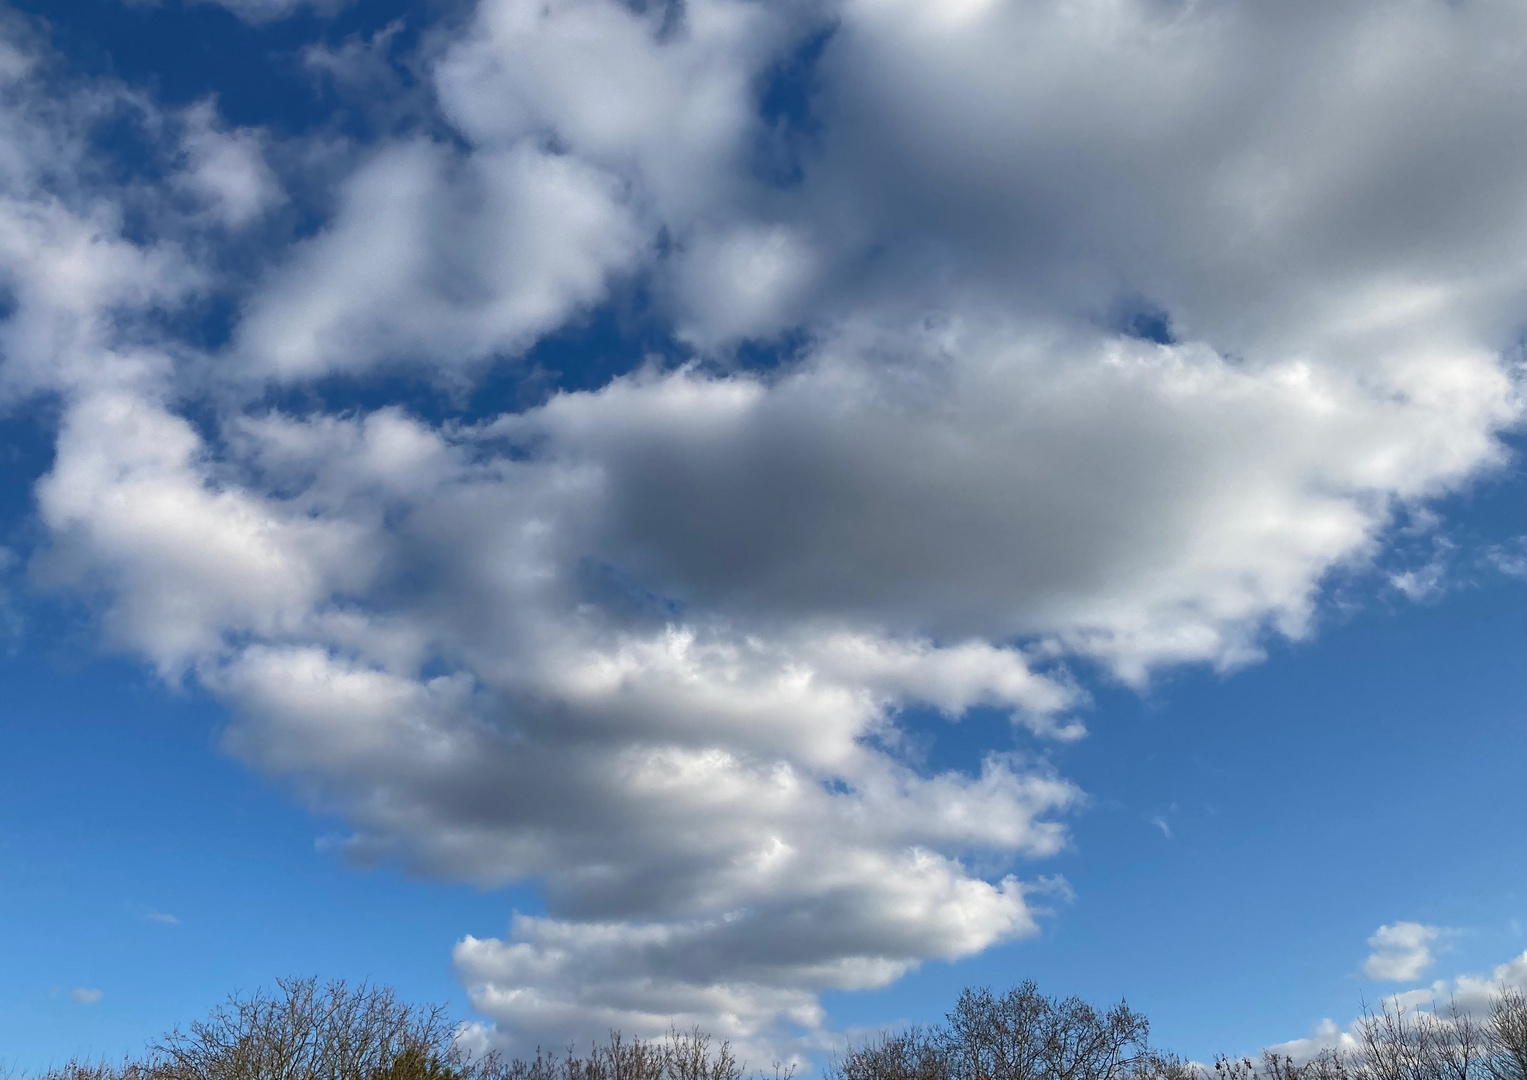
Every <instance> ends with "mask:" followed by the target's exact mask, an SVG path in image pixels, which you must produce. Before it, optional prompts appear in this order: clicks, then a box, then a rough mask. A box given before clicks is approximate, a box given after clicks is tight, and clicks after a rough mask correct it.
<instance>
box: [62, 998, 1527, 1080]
mask: <svg viewBox="0 0 1527 1080" xmlns="http://www.w3.org/2000/svg"><path fill="white" fill-rule="evenodd" d="M277 988H278V989H277V992H274V993H271V992H263V991H262V992H256V993H254V994H250V995H245V996H234V997H230V998H229V999H228V1002H227V1003H226V1004H225V1005H223V1006H222V1007H220V1008H218V1009H216V1010H214V1011H213V1012H212V1013H211V1015H209V1016H208V1017H207V1018H206V1019H204V1020H199V1021H196V1022H195V1023H192V1024H191V1025H190V1026H189V1027H188V1028H186V1029H184V1030H182V1029H179V1028H177V1029H175V1030H174V1031H172V1032H170V1033H169V1034H167V1035H165V1036H164V1037H163V1038H162V1039H160V1040H159V1041H158V1042H156V1043H155V1044H153V1045H152V1046H150V1047H149V1048H148V1050H147V1052H146V1053H145V1054H144V1056H143V1057H142V1058H140V1059H129V1060H127V1061H124V1062H122V1063H120V1064H117V1065H112V1064H108V1063H91V1062H83V1061H71V1062H69V1063H68V1064H67V1065H64V1066H63V1067H61V1068H55V1069H51V1070H49V1071H48V1072H46V1073H44V1074H42V1080H744V1077H746V1076H755V1077H756V1076H757V1075H758V1074H757V1073H749V1072H748V1070H747V1066H746V1064H745V1063H743V1062H740V1061H738V1059H737V1057H736V1055H735V1054H734V1053H733V1050H732V1047H731V1045H730V1044H729V1043H726V1042H722V1043H714V1042H712V1040H711V1039H710V1038H709V1037H707V1036H706V1035H705V1034H703V1033H702V1032H699V1031H690V1032H678V1031H674V1032H671V1033H670V1034H669V1035H668V1036H667V1037H665V1038H661V1039H652V1040H643V1039H628V1038H623V1037H622V1036H621V1035H620V1034H619V1033H618V1032H616V1033H612V1034H611V1035H610V1037H609V1038H608V1039H607V1040H606V1041H604V1042H602V1043H598V1042H596V1043H594V1044H592V1045H590V1046H589V1048H588V1050H587V1051H586V1052H582V1053H580V1052H576V1051H575V1050H574V1049H573V1048H568V1049H567V1050H565V1051H563V1052H561V1053H556V1054H548V1053H544V1052H539V1051H538V1052H537V1053H536V1055H535V1056H534V1057H533V1058H530V1059H528V1060H527V1059H520V1058H515V1059H505V1058H503V1057H501V1056H500V1055H498V1054H496V1053H487V1054H472V1053H471V1052H470V1051H468V1050H467V1049H465V1048H464V1046H463V1045H462V1044H461V1042H460V1041H459V1040H458V1038H457V1033H458V1028H457V1025H456V1024H454V1023H452V1022H451V1021H450V1020H449V1019H448V1018H447V1017H446V1014H445V1012H444V1010H443V1009H442V1008H440V1007H438V1006H432V1005H431V1006H415V1005H409V1004H407V1003H405V1002H401V1001H399V1000H398V999H397V997H396V995H395V994H394V993H393V991H392V990H390V989H388V988H386V987H373V986H368V985H362V986H360V987H355V988H352V987H349V986H347V985H346V984H345V983H343V982H336V983H330V984H328V985H327V986H322V987H320V986H319V985H318V982H317V980H314V979H291V980H279V981H278V983H277ZM770 1075H772V1077H774V1080H791V1077H792V1070H791V1069H789V1068H786V1067H782V1066H780V1065H778V1064H776V1065H775V1066H774V1068H773V1070H772V1073H771V1074H770ZM827 1076H828V1078H829V1080H1527V997H1524V996H1523V994H1522V992H1521V991H1519V990H1514V989H1513V990H1506V991H1504V992H1502V993H1501V994H1499V995H1497V996H1496V997H1494V998H1493V999H1492V1000H1491V1002H1490V1005H1489V1008H1488V1010H1487V1012H1486V1013H1485V1014H1484V1015H1480V1016H1476V1015H1474V1014H1472V1013H1470V1012H1468V1011H1466V1010H1464V1009H1462V1008H1460V1007H1458V1006H1457V1005H1456V1004H1455V1003H1450V1004H1449V1005H1448V1006H1446V1007H1444V1008H1442V1009H1439V1010H1437V1011H1433V1012H1426V1011H1416V1010H1409V1009H1405V1008H1402V1007H1400V1006H1399V1005H1397V1004H1395V1003H1394V1002H1392V1001H1391V1002H1385V1003H1384V1005H1383V1006H1382V1007H1381V1008H1380V1009H1379V1010H1378V1011H1377V1012H1374V1011H1372V1010H1370V1009H1367V1008H1366V1007H1365V1008H1364V1010H1363V1015H1362V1017H1361V1018H1360V1019H1359V1021H1358V1022H1357V1023H1356V1024H1355V1025H1354V1027H1353V1032H1352V1037H1351V1038H1350V1039H1348V1040H1344V1043H1343V1045H1341V1046H1337V1047H1331V1048H1328V1049H1325V1050H1323V1051H1321V1052H1320V1053H1319V1054H1318V1055H1316V1056H1315V1057H1314V1058H1313V1059H1311V1060H1308V1061H1295V1060H1293V1059H1292V1058H1290V1057H1287V1056H1280V1055H1277V1054H1273V1053H1266V1054H1264V1055H1263V1056H1262V1058H1261V1059H1260V1060H1257V1061H1253V1060H1252V1059H1250V1058H1239V1059H1232V1058H1227V1057H1221V1058H1219V1059H1217V1060H1216V1061H1215V1062H1214V1064H1213V1065H1212V1066H1206V1065H1203V1064H1200V1063H1197V1062H1191V1061H1188V1060H1185V1059H1183V1058H1181V1057H1178V1056H1177V1055H1174V1054H1171V1053H1167V1052H1164V1051H1161V1050H1158V1049H1156V1048H1155V1047H1153V1046H1152V1045H1151V1043H1150V1022H1149V1021H1148V1020H1147V1019H1146V1017H1145V1016H1144V1015H1143V1014H1141V1013H1139V1012H1136V1011H1135V1010H1133V1009H1131V1008H1130V1007H1129V1006H1128V1005H1127V1004H1126V1003H1125V1002H1122V1001H1121V1002H1120V1003H1119V1004H1117V1005H1115V1006H1113V1007H1112V1008H1109V1009H1106V1010H1099V1009H1096V1008H1094V1007H1093V1006H1091V1005H1089V1004H1088V1003H1087V1002H1085V1001H1083V1000H1081V999H1080V998H1076V997H1070V998H1064V999H1062V998H1053V997H1047V996H1045V995H1044V994H1041V993H1040V992H1039V989H1038V987H1036V986H1035V985H1034V983H1032V982H1025V983H1023V984H1022V985H1020V986H1018V987H1015V988H1014V989H1012V990H1009V991H1008V992H1006V993H1004V994H1001V995H996V994H993V993H992V992H991V991H990V990H966V991H965V992H964V993H963V994H961V995H960V999H959V1001H958V1002H957V1003H956V1004H955V1007H954V1010H953V1011H952V1012H950V1013H949V1014H948V1015H947V1016H946V1018H945V1020H944V1022H943V1023H940V1024H934V1025H931V1026H925V1027H914V1028H908V1029H905V1030H901V1031H893V1032H886V1033H884V1034H882V1035H880V1036H878V1037H877V1038H874V1039H872V1040H870V1041H868V1042H865V1043H863V1044H860V1045H858V1046H852V1047H850V1048H849V1049H848V1050H847V1051H845V1052H844V1053H842V1054H839V1055H837V1056H836V1057H834V1059H833V1061H832V1063H831V1065H830V1066H829V1068H828V1070H827Z"/></svg>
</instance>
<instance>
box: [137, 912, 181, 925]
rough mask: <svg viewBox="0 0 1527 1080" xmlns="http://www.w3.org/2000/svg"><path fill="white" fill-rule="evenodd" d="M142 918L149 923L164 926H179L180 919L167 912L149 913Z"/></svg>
mask: <svg viewBox="0 0 1527 1080" xmlns="http://www.w3.org/2000/svg"><path fill="white" fill-rule="evenodd" d="M143 917H144V918H145V919H147V920H148V921H149V922H156V923H164V924H165V925H166V926H179V925H180V919H179V918H177V917H176V916H174V915H171V914H170V913H169V912H167V911H150V912H148V913H147V914H145V915H144V916H143Z"/></svg>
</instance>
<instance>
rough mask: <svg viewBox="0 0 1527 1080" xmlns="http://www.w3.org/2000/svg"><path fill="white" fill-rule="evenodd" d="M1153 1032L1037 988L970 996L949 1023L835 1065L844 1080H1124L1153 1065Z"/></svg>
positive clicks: (1119, 1008) (1158, 1060) (1123, 1010)
mask: <svg viewBox="0 0 1527 1080" xmlns="http://www.w3.org/2000/svg"><path fill="white" fill-rule="evenodd" d="M1149 1034H1150V1024H1149V1022H1148V1021H1147V1020H1146V1018H1145V1017H1144V1016H1143V1015H1141V1014H1140V1013H1137V1012H1135V1011H1133V1010H1132V1009H1130V1007H1129V1006H1128V1005H1127V1004H1126V1003H1124V1002H1122V1001H1121V1002H1120V1003H1119V1004H1118V1005H1115V1006H1114V1007H1113V1008H1111V1009H1109V1010H1108V1011H1107V1012H1099V1011H1097V1010H1096V1009H1094V1008H1093V1007H1092V1006H1091V1005H1089V1004H1087V1003H1086V1002H1085V1001H1083V1000H1082V999H1080V998H1077V997H1070V998H1065V999H1063V1000H1062V999H1058V998H1050V997H1046V996H1045V995H1043V994H1041V993H1040V992H1039V988H1038V987H1037V986H1035V985H1034V983H1033V982H1032V981H1027V982H1024V983H1022V984H1020V985H1019V986H1017V987H1014V988H1013V989H1012V990H1009V991H1008V992H1007V993H1005V994H1003V995H1002V996H1001V997H998V996H996V995H995V994H993V993H992V992H991V990H990V989H972V990H966V991H965V992H964V993H962V994H961V995H960V1000H959V1002H958V1003H957V1004H956V1005H955V1008H954V1011H953V1012H951V1013H949V1015H948V1017H947V1023H945V1024H942V1025H938V1026H935V1027H932V1028H928V1029H914V1030H912V1031H909V1032H903V1033H901V1034H899V1035H887V1036H883V1037H882V1038H880V1039H879V1040H877V1041H875V1042H872V1043H869V1044H867V1045H865V1046H862V1047H859V1048H856V1049H853V1050H851V1051H850V1052H849V1053H848V1054H847V1055H846V1056H845V1057H844V1058H842V1059H841V1060H835V1061H834V1062H833V1065H832V1069H831V1070H830V1072H831V1075H833V1076H835V1077H839V1078H842V1080H882V1078H884V1080H900V1078H902V1077H907V1078H916V1080H937V1078H942V1077H948V1078H951V1080H1122V1078H1123V1077H1125V1076H1128V1075H1134V1074H1138V1073H1139V1072H1140V1069H1139V1067H1141V1066H1144V1065H1147V1064H1150V1065H1162V1066H1165V1065H1166V1064H1167V1063H1168V1059H1166V1058H1164V1057H1154V1058H1153V1057H1149V1056H1148V1053H1149V1052H1148V1049H1147V1046H1146V1043H1147V1038H1148V1036H1149Z"/></svg>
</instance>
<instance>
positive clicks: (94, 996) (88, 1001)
mask: <svg viewBox="0 0 1527 1080" xmlns="http://www.w3.org/2000/svg"><path fill="white" fill-rule="evenodd" d="M103 996H104V995H103V994H102V993H101V991H99V990H97V989H96V988H95V987H93V986H76V987H75V988H74V989H73V990H70V991H69V1000H71V1001H73V1002H74V1003H75V1004H76V1005H94V1004H95V1003H96V1002H97V1001H100V1000H101V998H102V997H103Z"/></svg>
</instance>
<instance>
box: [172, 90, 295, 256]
mask: <svg viewBox="0 0 1527 1080" xmlns="http://www.w3.org/2000/svg"><path fill="white" fill-rule="evenodd" d="M181 146H182V152H183V153H184V155H185V168H184V170H183V171H182V172H181V173H180V174H178V175H177V177H176V181H177V182H178V183H179V185H180V186H181V187H182V189H184V190H185V191H187V192H188V193H189V194H191V195H192V196H193V197H195V198H197V199H198V200H200V201H201V202H203V203H204V204H205V205H206V206H207V208H208V210H209V211H210V213H211V214H212V215H213V216H214V217H215V218H216V219H217V220H219V221H221V222H222V223H224V224H226V225H229V226H233V227H238V226H240V225H245V224H248V223H249V222H251V221H253V220H254V219H256V218H258V217H259V216H260V215H261V214H263V213H264V212H265V211H266V210H268V209H270V208H271V207H273V206H275V205H276V204H278V203H280V202H281V201H282V200H283V198H284V193H283V192H282V190H281V184H280V181H279V180H277V179H276V174H275V173H274V172H273V171H272V170H271V168H270V166H269V165H268V164H266V161H265V153H264V149H263V148H262V146H261V137H260V135H259V134H258V133H257V132H253V131H248V130H236V131H228V130H226V129H225V128H224V127H223V126H222V125H221V123H220V122H219V120H218V116H217V112H216V108H215V106H214V104H213V103H212V102H210V101H205V102H202V103H201V104H199V105H196V106H195V107H193V108H191V109H189V110H187V112H186V117H185V131H184V133H183V135H182V137H181Z"/></svg>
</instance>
